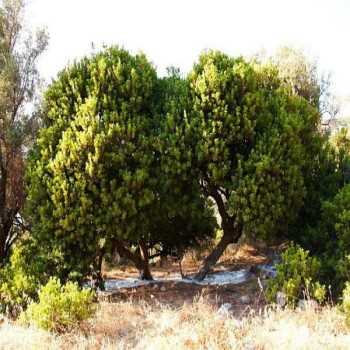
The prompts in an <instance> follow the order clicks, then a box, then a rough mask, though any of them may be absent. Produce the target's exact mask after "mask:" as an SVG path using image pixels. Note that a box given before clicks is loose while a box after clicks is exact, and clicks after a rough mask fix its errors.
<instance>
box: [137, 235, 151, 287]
mask: <svg viewBox="0 0 350 350" xmlns="http://www.w3.org/2000/svg"><path fill="white" fill-rule="evenodd" d="M140 247H141V251H142V255H143V260H142V270H140V269H139V271H140V278H141V279H142V280H149V281H153V277H152V274H151V270H150V267H149V255H148V249H147V246H146V244H145V242H143V241H141V242H140Z"/></svg>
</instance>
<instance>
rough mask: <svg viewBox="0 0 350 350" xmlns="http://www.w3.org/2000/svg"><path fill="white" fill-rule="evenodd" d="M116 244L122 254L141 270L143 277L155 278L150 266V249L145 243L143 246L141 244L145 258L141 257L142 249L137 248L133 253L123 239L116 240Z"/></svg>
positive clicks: (141, 276) (146, 278) (145, 278)
mask: <svg viewBox="0 0 350 350" xmlns="http://www.w3.org/2000/svg"><path fill="white" fill-rule="evenodd" d="M114 244H115V247H116V249H117V252H118V254H119V255H120V256H122V257H125V258H127V259H129V260H130V261H132V262H133V263H134V264H135V266H136V268H137V269H138V270H139V272H140V278H141V279H143V280H150V281H152V280H153V277H152V274H151V270H150V267H149V259H148V251H147V249H146V247H145V245H144V244H142V245H144V247H143V248H142V247H141V246H140V248H141V249H142V254H143V258H142V257H141V254H140V249H137V251H136V252H135V253H132V252H131V251H130V250H129V249H127V248H125V246H124V243H123V242H122V241H120V240H115V241H114ZM144 250H145V251H144Z"/></svg>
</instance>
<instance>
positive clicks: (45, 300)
mask: <svg viewBox="0 0 350 350" xmlns="http://www.w3.org/2000/svg"><path fill="white" fill-rule="evenodd" d="M93 300H94V293H93V292H92V291H91V290H88V289H83V290H81V289H79V287H78V284H77V283H73V282H68V283H67V284H65V285H61V282H60V280H59V279H57V278H50V280H49V282H48V283H47V284H46V285H45V286H44V287H42V288H41V290H40V292H39V301H38V302H37V303H32V304H30V305H29V306H28V309H27V310H26V311H25V312H24V313H23V314H22V315H21V320H22V321H23V322H25V323H29V324H34V325H35V326H37V327H39V328H42V329H45V330H48V331H55V332H65V331H69V330H71V329H72V328H74V327H76V326H77V325H79V324H80V322H81V321H84V320H86V319H88V318H90V317H91V316H93V314H94V313H95V305H94V302H93Z"/></svg>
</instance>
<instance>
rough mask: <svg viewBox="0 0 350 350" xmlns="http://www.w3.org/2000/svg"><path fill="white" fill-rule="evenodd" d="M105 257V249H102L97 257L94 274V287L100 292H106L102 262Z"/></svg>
mask: <svg viewBox="0 0 350 350" xmlns="http://www.w3.org/2000/svg"><path fill="white" fill-rule="evenodd" d="M104 255H105V249H101V252H100V254H99V255H98V257H97V263H96V270H95V271H94V273H93V280H94V287H95V288H98V289H100V290H105V283H104V280H103V276H102V262H103V257H104Z"/></svg>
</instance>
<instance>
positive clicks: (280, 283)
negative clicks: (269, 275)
mask: <svg viewBox="0 0 350 350" xmlns="http://www.w3.org/2000/svg"><path fill="white" fill-rule="evenodd" d="M320 266H321V264H320V262H319V260H318V259H317V258H315V257H311V256H310V255H309V252H308V251H307V250H304V249H303V248H301V247H300V246H298V245H295V244H292V245H291V246H290V247H289V248H288V249H287V250H286V251H285V252H284V253H283V254H282V261H281V263H280V264H278V265H277V275H276V277H275V278H274V279H272V280H270V281H269V284H268V288H267V297H268V299H269V300H270V301H271V302H272V301H275V300H276V295H277V292H279V291H282V292H283V293H284V294H285V295H286V300H287V303H288V304H289V305H295V303H296V302H297V300H298V299H299V298H302V297H304V296H308V297H311V298H315V299H316V300H317V301H319V302H322V301H323V300H324V299H325V296H326V290H325V287H324V286H323V285H322V284H320V283H319V282H318V281H317V278H318V275H319V270H320Z"/></svg>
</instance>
